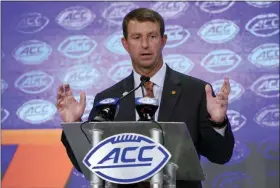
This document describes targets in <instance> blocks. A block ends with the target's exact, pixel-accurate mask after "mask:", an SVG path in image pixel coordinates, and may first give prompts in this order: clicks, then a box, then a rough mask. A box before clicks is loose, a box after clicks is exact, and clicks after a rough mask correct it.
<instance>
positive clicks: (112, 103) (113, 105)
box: [91, 98, 119, 122]
mask: <svg viewBox="0 0 280 188" xmlns="http://www.w3.org/2000/svg"><path fill="white" fill-rule="evenodd" d="M118 100H119V99H118V98H106V99H103V100H101V101H99V102H98V103H97V104H96V105H95V107H94V108H95V110H96V111H97V114H98V115H97V116H95V117H93V119H92V120H91V121H99V122H101V121H113V120H114V119H115V116H116V114H117V113H118V110H119V104H118Z"/></svg>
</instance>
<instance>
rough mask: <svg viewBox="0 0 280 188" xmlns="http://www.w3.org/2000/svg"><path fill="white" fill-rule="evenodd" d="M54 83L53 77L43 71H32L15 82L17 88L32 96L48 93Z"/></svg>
mask: <svg viewBox="0 0 280 188" xmlns="http://www.w3.org/2000/svg"><path fill="white" fill-rule="evenodd" d="M53 82H54V78H53V76H50V75H48V74H46V73H45V72H42V71H30V72H27V73H25V74H23V75H21V76H20V77H19V78H18V79H17V80H16V82H15V87H16V88H19V89H20V90H21V91H23V92H25V93H30V94H37V93H41V92H43V91H46V90H47V89H48V88H50V87H51V86H52V84H53Z"/></svg>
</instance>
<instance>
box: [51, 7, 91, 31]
mask: <svg viewBox="0 0 280 188" xmlns="http://www.w3.org/2000/svg"><path fill="white" fill-rule="evenodd" d="M95 17H96V16H95V14H94V13H93V12H92V11H91V10H89V9H88V8H86V7H81V6H74V7H69V8H67V9H65V10H63V11H62V12H61V13H60V14H59V15H58V16H57V17H56V22H57V23H58V24H59V25H60V26H62V27H64V28H66V29H69V30H81V29H83V28H85V27H86V26H88V25H89V24H90V23H91V22H92V21H93V20H94V19H95Z"/></svg>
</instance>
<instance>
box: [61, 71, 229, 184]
mask: <svg viewBox="0 0 280 188" xmlns="http://www.w3.org/2000/svg"><path fill="white" fill-rule="evenodd" d="M206 84H207V83H206V82H204V81H202V80H199V79H197V78H194V77H191V76H187V75H184V74H181V73H179V72H176V71H174V70H172V69H171V68H169V67H168V66H167V70H166V76H165V81H164V87H163V92H162V98H161V104H160V109H159V115H158V121H163V122H164V121H173V122H185V123H186V125H187V126H188V129H189V132H190V134H191V137H192V139H193V142H194V145H195V147H196V150H197V152H198V154H199V155H203V156H205V157H207V158H208V160H210V161H211V162H213V163H218V164H224V163H226V162H228V161H229V160H230V158H231V156H232V152H233V147H234V136H233V133H232V131H231V126H230V124H229V122H227V124H228V126H227V128H226V131H225V135H224V136H222V135H220V134H219V133H217V132H216V131H215V130H214V129H213V127H212V123H211V121H209V119H208V118H209V114H208V112H207V109H206V93H205V85H206ZM133 88H134V78H133V74H131V75H129V76H128V77H127V78H125V79H123V80H122V81H120V82H119V83H117V84H115V85H114V86H112V87H110V88H108V89H106V90H104V91H103V92H101V93H98V94H97V95H96V97H95V102H94V103H96V102H97V101H100V100H101V99H103V98H110V97H121V96H122V94H123V93H124V92H126V91H130V90H132V89H133ZM172 91H176V94H175V95H172V94H171V92H172ZM213 95H214V93H213ZM134 98H135V97H134V95H130V96H127V97H126V98H124V99H123V100H122V101H121V102H120V109H119V112H118V114H117V116H116V118H115V121H135V119H136V116H135V103H134ZM96 115H97V114H96V112H95V111H94V110H92V111H91V113H90V115H89V119H91V118H92V117H95V116H96ZM62 142H63V144H64V145H65V147H66V149H67V153H68V156H69V158H70V159H71V161H72V163H73V165H74V166H75V167H76V168H77V169H78V170H79V171H80V169H79V166H78V165H77V161H76V159H75V157H74V156H73V153H72V151H71V149H70V146H69V144H68V142H67V140H66V137H65V135H64V134H62ZM177 187H178V188H184V187H191V188H198V187H201V183H200V182H199V181H198V182H195V181H188V182H183V181H177Z"/></svg>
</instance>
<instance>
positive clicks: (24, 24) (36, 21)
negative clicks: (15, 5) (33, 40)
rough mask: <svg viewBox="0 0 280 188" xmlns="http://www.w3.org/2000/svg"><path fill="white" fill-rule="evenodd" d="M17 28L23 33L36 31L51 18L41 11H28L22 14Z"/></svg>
mask: <svg viewBox="0 0 280 188" xmlns="http://www.w3.org/2000/svg"><path fill="white" fill-rule="evenodd" d="M22 17H23V18H22V19H21V21H19V23H18V25H17V29H18V31H19V32H21V33H35V32H38V31H41V30H42V29H43V28H44V27H45V26H46V25H47V24H48V23H49V19H48V18H47V17H45V16H43V15H41V14H40V13H36V12H34V13H28V14H26V15H23V16H22Z"/></svg>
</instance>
